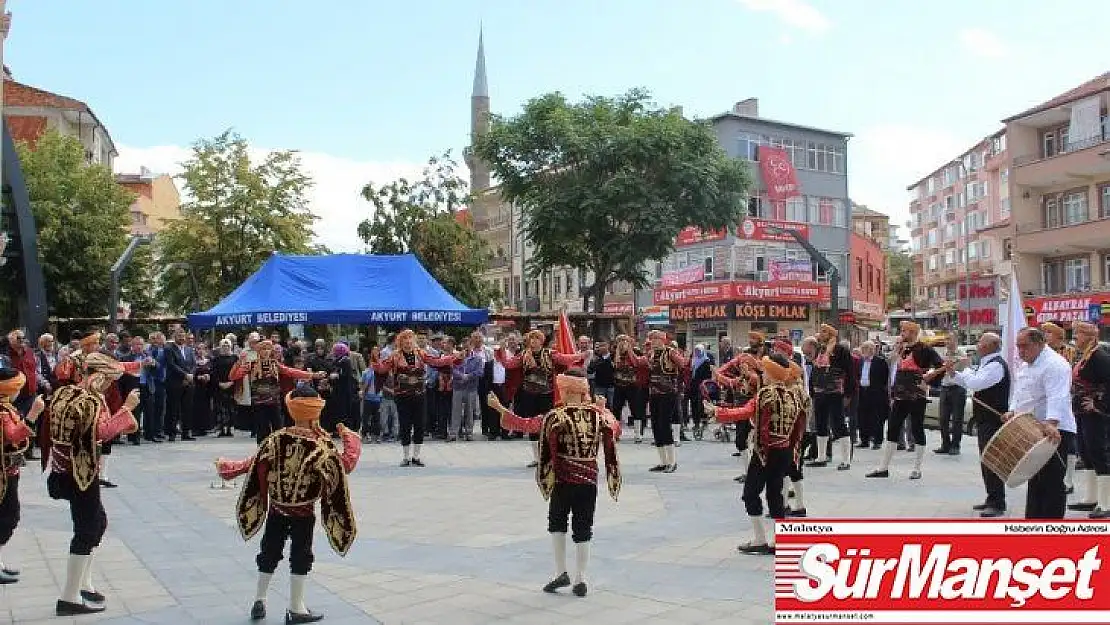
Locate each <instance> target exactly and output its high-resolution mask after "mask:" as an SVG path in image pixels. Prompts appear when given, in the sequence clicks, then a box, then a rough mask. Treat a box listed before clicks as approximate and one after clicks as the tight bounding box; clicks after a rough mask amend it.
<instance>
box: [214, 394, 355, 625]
mask: <svg viewBox="0 0 1110 625" xmlns="http://www.w3.org/2000/svg"><path fill="white" fill-rule="evenodd" d="M324 405H325V401H324V399H323V398H321V397H320V395H319V393H317V392H316V390H315V389H313V388H312V387H311V386H309V385H307V384H306V385H303V386H301V387H299V388H296V389H293V390H292V391H290V392H289V393H288V394H287V395H286V396H285V407H286V409H288V411H289V416H290V417H291V418H292V419H293V425H292V426H291V427H286V428H281V429H279V430H278V431H276V432H274V433H273V434H271V435H270V436H268V437H267V438H266V440H264V441H263V442H262V445H261V446H260V447H259V448H258V452H257V453H255V455H254V456H252V457H250V458H246V459H243V460H226V459H224V458H219V459H217V460H216V471H217V472H218V473H219V474H220V477H221V478H223V479H225V480H231V479H234V478H236V477H237V476H240V475H243V474H248V477H247V481H246V482H245V483H244V484H243V491H242V493H241V494H240V495H239V502H238V504H237V505H236V509H235V511H236V515H235V516H236V521H237V522H238V525H239V532H240V533H241V534H242V536H243V539H244V540H250V539H251V537H253V536H254V535H255V534H256V533H257V532H258V530H259V529H261V528H262V526H263V523H265V529H264V530H263V532H262V542H261V544H260V546H259V552H258V557H257V558H256V559H255V562H256V563H257V564H258V587H257V592H256V594H255V597H254V604H253V605H252V606H251V620H261V619H264V618H266V594H267V592H268V591H269V588H270V580H271V579H273V577H274V571H276V570H277V565H278V563H279V562H281V558H282V555H283V554H282V552H284V551H285V541H286V540H288V541H289V609H288V610H287V611H286V613H285V623H286V625H289V624H291V623H315V622H316V621H319V620H321V619H323V618H324V615H323V614H319V613H316V612H312V611H311V610H309V609H308V608H307V607H305V602H304V591H305V584H306V582H307V581H308V574H309V572H310V571H311V570H312V562H313V560H314V559H315V558H314V556H313V551H312V532H313V529H314V528H315V526H316V502H317V501H319V502H320V518H321V521H320V523H321V525H323V527H324V532H325V533H326V534H327V537H328V543H329V544H330V545H331V548H332V549H333V550H334V551H335V552H336V553H337V554H339V555H340V556H345V555H347V551H348V550H349V549H350V548H351V545H352V544H354V541H355V535H356V534H357V531H358V530H357V527H356V523H355V512H354V507H353V506H352V505H351V494H350V491H349V489H348V487H347V475H348V474H349V473H350V472H351V471H354V469H355V466H357V465H358V459H359V456H360V455H361V454H362V444H361V441H360V439H359V435H358V432H354V431H352V430H350V429H348V428H347V426H345V425H343V424H342V423H340V424H338V425H337V426H336V431H337V432H338V434H339V436H340V437H341V438H342V439H343V451H342V452H340V451H339V450H337V449H336V447H335V444H334V443H333V442H332V439H331V435H330V434H329V433H328V432H327V431H326V430H324V428H322V427H321V426H320V412H321V411H323V409H324Z"/></svg>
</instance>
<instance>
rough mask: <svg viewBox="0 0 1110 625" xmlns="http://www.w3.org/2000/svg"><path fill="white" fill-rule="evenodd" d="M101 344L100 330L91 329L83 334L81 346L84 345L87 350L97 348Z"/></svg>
mask: <svg viewBox="0 0 1110 625" xmlns="http://www.w3.org/2000/svg"><path fill="white" fill-rule="evenodd" d="M99 346H100V332H98V331H96V330H91V331H89V332H86V333H84V334H83V335H81V347H83V348H84V349H86V350H87V351H92V350H93V349H95V348H97V347H99Z"/></svg>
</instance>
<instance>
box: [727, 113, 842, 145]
mask: <svg viewBox="0 0 1110 625" xmlns="http://www.w3.org/2000/svg"><path fill="white" fill-rule="evenodd" d="M722 119H741V120H744V121H753V122H763V123H764V124H771V125H772V126H781V127H783V128H792V129H795V130H808V131H810V132H820V133H822V134H826V135H832V136H834V137H841V138H842V139H850V138H851V137H853V136H854V135H853V134H852V133H850V132H840V131H837V130H826V129H824V128H816V127H814V126H803V125H801V124H792V123H790V122H780V121H777V120H774V119H767V118H766V117H756V116H752V115H740V114H738V113H733V112H731V111H730V112H728V113H721V114H720V115H714V116H713V117H710V118H709V121H711V122H718V121H720V120H722Z"/></svg>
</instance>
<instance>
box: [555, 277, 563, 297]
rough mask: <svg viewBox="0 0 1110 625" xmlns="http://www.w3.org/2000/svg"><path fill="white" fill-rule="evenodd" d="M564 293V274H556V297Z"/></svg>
mask: <svg viewBox="0 0 1110 625" xmlns="http://www.w3.org/2000/svg"><path fill="white" fill-rule="evenodd" d="M562 294H563V276H555V297H559V296H560V295H562Z"/></svg>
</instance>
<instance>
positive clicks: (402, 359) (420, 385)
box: [374, 328, 461, 467]
mask: <svg viewBox="0 0 1110 625" xmlns="http://www.w3.org/2000/svg"><path fill="white" fill-rule="evenodd" d="M456 362H461V359H460V358H459V357H458V356H457V355H456V354H454V353H453V352H452V353H448V354H447V355H445V356H431V355H429V354H428V352H425V351H424V350H422V349H420V348H418V347H417V346H416V333H414V332H413V331H412V330H409V329H407V328H406V329H404V330H401V331H400V332H398V333H397V336H396V338H394V339H393V351H392V352H390V354H389V355H388V356H383V357H382V359H381V360H380V361H378V363H377V364H375V365H374V373H377V374H379V375H390V374H392V376H393V400H394V401H395V402H396V404H397V420H398V421H399V422H400V425H401V436H400V439H401V450H402V453H403V457H402V459H401V466H402V467H422V466H424V461H423V460H421V459H420V448H421V446H423V445H424V394H425V392H426V391H427V387H426V386H425V379H426V377H427V370H428V367H433V368H435V367H451V366H454V365H455V364H456Z"/></svg>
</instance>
